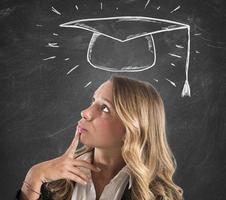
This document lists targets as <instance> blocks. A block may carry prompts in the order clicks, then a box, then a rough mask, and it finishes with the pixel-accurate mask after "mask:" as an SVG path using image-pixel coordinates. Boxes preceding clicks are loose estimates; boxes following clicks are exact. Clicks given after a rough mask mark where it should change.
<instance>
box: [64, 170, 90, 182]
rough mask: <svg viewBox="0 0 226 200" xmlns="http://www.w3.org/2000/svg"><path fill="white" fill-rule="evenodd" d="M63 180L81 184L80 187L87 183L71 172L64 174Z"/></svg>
mask: <svg viewBox="0 0 226 200" xmlns="http://www.w3.org/2000/svg"><path fill="white" fill-rule="evenodd" d="M65 178H66V179H70V180H72V181H74V182H76V183H81V184H82V185H86V184H87V181H85V180H84V179H82V178H81V177H80V176H78V175H76V174H74V173H72V172H71V171H68V172H67V173H66V174H65Z"/></svg>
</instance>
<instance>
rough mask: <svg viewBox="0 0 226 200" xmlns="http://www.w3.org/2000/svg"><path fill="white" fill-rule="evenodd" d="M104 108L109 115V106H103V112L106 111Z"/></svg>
mask: <svg viewBox="0 0 226 200" xmlns="http://www.w3.org/2000/svg"><path fill="white" fill-rule="evenodd" d="M104 108H105V111H104V112H107V113H109V109H108V107H107V106H105V105H103V106H102V110H104Z"/></svg>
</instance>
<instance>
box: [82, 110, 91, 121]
mask: <svg viewBox="0 0 226 200" xmlns="http://www.w3.org/2000/svg"><path fill="white" fill-rule="evenodd" d="M81 117H82V118H84V119H86V120H88V121H89V120H91V119H92V113H91V111H90V110H89V108H87V109H85V110H82V111H81Z"/></svg>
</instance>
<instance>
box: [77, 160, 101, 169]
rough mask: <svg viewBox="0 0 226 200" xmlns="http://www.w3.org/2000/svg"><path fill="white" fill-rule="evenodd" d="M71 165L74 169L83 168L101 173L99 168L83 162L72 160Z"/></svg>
mask: <svg viewBox="0 0 226 200" xmlns="http://www.w3.org/2000/svg"><path fill="white" fill-rule="evenodd" d="M73 165H74V166H76V167H85V168H88V169H90V170H93V171H96V172H99V171H101V169H100V168H98V167H97V166H95V165H93V164H91V163H89V162H87V161H85V160H79V159H75V160H73Z"/></svg>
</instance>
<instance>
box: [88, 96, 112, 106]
mask: <svg viewBox="0 0 226 200" xmlns="http://www.w3.org/2000/svg"><path fill="white" fill-rule="evenodd" d="M92 99H93V100H95V97H94V96H93V97H92ZM100 99H102V100H104V101H106V102H108V103H109V104H110V105H111V107H112V108H114V106H113V104H112V103H111V101H110V100H109V99H107V98H100Z"/></svg>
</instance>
